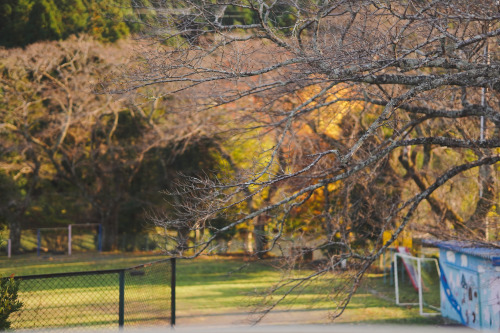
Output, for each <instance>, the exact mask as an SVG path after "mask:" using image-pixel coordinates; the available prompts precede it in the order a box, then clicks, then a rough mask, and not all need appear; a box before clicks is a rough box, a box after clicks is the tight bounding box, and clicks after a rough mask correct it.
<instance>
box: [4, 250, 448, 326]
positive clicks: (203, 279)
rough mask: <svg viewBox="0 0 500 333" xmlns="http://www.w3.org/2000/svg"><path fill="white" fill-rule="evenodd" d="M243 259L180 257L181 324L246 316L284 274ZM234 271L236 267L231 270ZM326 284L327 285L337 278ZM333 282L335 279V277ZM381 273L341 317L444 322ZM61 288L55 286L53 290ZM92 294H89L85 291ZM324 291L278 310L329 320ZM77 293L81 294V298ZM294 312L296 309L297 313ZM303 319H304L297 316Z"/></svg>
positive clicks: (9, 264)
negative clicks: (397, 298) (411, 303)
mask: <svg viewBox="0 0 500 333" xmlns="http://www.w3.org/2000/svg"><path fill="white" fill-rule="evenodd" d="M162 258H163V257H161V256H158V255H151V254H126V255H125V254H102V255H98V256H96V255H95V254H94V255H88V256H86V255H79V256H77V257H67V256H55V257H50V256H46V257H40V258H38V257H36V256H26V257H21V258H13V259H10V260H9V259H7V258H1V259H0V274H1V275H2V276H8V275H10V274H12V273H14V274H16V275H32V274H46V273H55V272H72V271H86V270H102V269H115V268H125V267H131V266H135V265H138V264H143V263H146V262H150V261H155V260H159V259H162ZM243 264H244V263H243V262H242V261H241V260H237V259H227V258H224V259H223V258H219V259H206V258H205V259H203V258H202V259H196V260H192V261H186V260H179V261H178V264H177V289H176V290H177V292H176V293H177V314H178V318H179V319H178V320H177V322H178V324H179V325H182V324H189V323H190V322H193V321H195V319H196V318H197V317H203V316H214V315H218V316H220V320H221V321H224V320H225V319H224V317H223V316H224V315H226V316H231V315H236V314H239V315H244V313H246V312H248V311H249V310H250V309H251V308H252V307H253V306H254V305H255V302H258V301H259V300H260V299H257V298H254V297H251V296H250V295H252V294H254V293H255V292H258V291H262V290H265V289H266V288H269V287H270V286H271V285H272V284H273V283H274V282H276V281H278V280H279V279H280V277H281V273H280V272H278V271H276V270H274V269H273V268H272V266H271V265H269V264H268V262H266V261H262V262H257V263H252V264H251V265H248V266H246V267H245V268H244V269H242V270H239V268H241V267H242V265H243ZM230 272H233V273H231V274H230ZM334 279H335V275H333V274H332V276H331V280H330V281H329V282H328V283H330V284H325V285H324V286H323V290H324V291H327V288H329V286H330V285H331V284H332V283H333V284H335V281H334ZM332 281H333V282H332ZM383 281H384V279H383V277H382V276H381V275H380V274H378V275H377V274H371V275H368V276H367V278H366V279H365V281H364V283H363V285H362V287H361V288H360V289H359V290H358V292H357V293H356V294H355V296H354V297H353V299H352V301H351V303H350V304H349V306H348V309H347V311H346V312H345V313H344V314H343V315H342V317H340V318H339V319H338V320H337V321H339V322H360V323H361V322H363V323H385V324H387V323H397V324H434V325H435V324H441V323H442V319H441V317H420V316H419V315H418V308H417V307H412V308H410V307H399V306H396V305H395V304H394V290H393V287H391V286H389V285H388V284H384V282H383ZM54 292H60V291H54V290H53V291H50V293H54ZM76 292H78V293H80V294H81V296H82V297H91V298H96V297H98V296H97V295H90V294H91V293H93V292H95V291H92V290H88V291H85V290H78V291H77V290H72V294H73V295H74V293H76ZM85 294H88V295H85ZM322 296H324V295H323V294H322V292H321V289H320V291H319V292H318V290H316V289H312V288H306V289H305V290H304V291H303V293H302V294H300V295H295V296H294V297H293V299H290V300H287V301H285V302H283V304H282V305H280V306H279V307H278V308H277V310H278V311H282V310H285V309H286V310H291V311H298V312H296V313H302V314H303V315H302V316H303V317H304V321H308V322H311V318H312V317H311V316H310V313H312V312H311V311H323V312H325V316H323V317H324V318H323V319H322V322H328V318H326V314H327V310H328V309H331V308H332V306H333V301H332V300H329V299H327V298H325V297H322ZM77 298H78V297H76V299H77ZM294 313H295V312H294ZM295 319H297V320H299V319H300V318H295Z"/></svg>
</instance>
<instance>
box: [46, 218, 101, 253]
mask: <svg viewBox="0 0 500 333" xmlns="http://www.w3.org/2000/svg"><path fill="white" fill-rule="evenodd" d="M75 251H76V252H89V251H99V252H101V251H102V226H101V224H99V223H85V224H70V225H68V226H67V227H58V228H38V229H37V254H38V255H40V254H41V253H42V252H45V253H51V254H66V253H67V254H68V255H71V254H72V253H73V252H75Z"/></svg>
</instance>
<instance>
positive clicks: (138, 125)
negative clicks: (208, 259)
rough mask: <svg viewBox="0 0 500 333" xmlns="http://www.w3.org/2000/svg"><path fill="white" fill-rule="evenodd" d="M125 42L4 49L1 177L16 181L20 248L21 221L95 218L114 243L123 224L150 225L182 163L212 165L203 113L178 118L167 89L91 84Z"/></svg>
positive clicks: (13, 205)
mask: <svg viewBox="0 0 500 333" xmlns="http://www.w3.org/2000/svg"><path fill="white" fill-rule="evenodd" d="M127 52H128V51H127V47H126V46H124V45H122V46H117V45H114V46H112V45H109V46H104V45H102V44H99V43H98V42H95V41H93V40H89V39H83V38H81V39H71V40H68V41H64V42H57V43H56V42H53V43H38V44H32V45H30V46H29V47H27V48H26V50H24V51H21V50H16V49H10V50H2V51H0V53H1V59H2V60H0V68H1V74H0V80H1V81H0V83H1V89H2V90H1V97H2V98H1V100H2V101H1V103H2V108H1V111H0V129H1V131H0V135H1V137H2V141H1V144H0V151H1V152H2V154H1V158H0V163H2V164H1V166H2V173H1V175H2V178H1V179H2V183H1V184H2V185H0V186H2V187H5V188H9V191H10V194H8V193H5V192H2V194H3V195H6V196H8V198H9V199H8V200H2V202H1V203H0V207H1V208H0V211H2V213H4V212H5V214H2V215H3V216H5V218H4V220H5V221H7V222H8V223H9V229H10V238H11V239H12V247H13V251H14V252H16V251H18V250H19V246H20V232H21V230H22V229H27V228H36V227H54V226H58V225H60V226H65V225H67V224H69V223H88V222H92V223H101V224H102V225H103V227H104V239H103V245H104V249H105V250H110V249H114V248H116V246H117V242H118V239H117V238H118V235H120V234H121V233H125V232H128V233H138V232H140V231H142V230H144V228H145V217H144V215H145V211H147V210H150V209H153V207H155V206H156V205H157V204H158V203H159V202H161V203H163V202H164V200H163V199H162V197H161V195H160V190H163V189H165V188H166V187H168V185H169V184H170V183H172V182H173V181H174V180H175V179H176V177H178V175H177V173H178V172H179V171H181V170H182V171H183V172H184V173H185V174H186V175H192V176H194V175H195V174H197V173H198V172H199V170H200V168H202V167H203V168H212V167H211V163H214V162H213V161H215V155H213V153H212V151H211V148H210V146H211V142H212V141H213V138H212V137H211V136H210V133H211V132H210V128H208V127H206V125H205V122H204V121H205V119H200V118H198V117H191V118H184V119H182V120H181V119H174V117H173V116H172V115H169V109H170V105H171V104H173V103H174V101H173V100H172V98H170V97H169V96H163V97H161V98H160V97H155V98H153V99H152V98H150V97H151V96H152V95H153V92H154V91H152V90H150V91H147V90H144V91H143V93H144V95H137V96H130V97H126V98H122V99H120V100H117V99H114V98H112V97H110V96H104V95H95V94H92V92H91V86H90V83H91V81H92V80H95V77H96V76H97V75H106V74H108V73H109V72H110V71H111V70H113V68H115V66H116V65H117V64H119V63H120V62H122V61H124V60H125V59H126V56H125V55H126V54H127ZM156 93H160V91H159V90H157V91H156ZM206 120H207V121H208V120H209V119H206ZM181 125H182V126H181ZM3 178H5V182H3V180H4V179H3Z"/></svg>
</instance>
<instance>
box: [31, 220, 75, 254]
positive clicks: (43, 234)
mask: <svg viewBox="0 0 500 333" xmlns="http://www.w3.org/2000/svg"><path fill="white" fill-rule="evenodd" d="M36 238H37V247H36V252H37V254H38V255H40V254H41V253H42V252H44V253H50V254H65V253H67V252H68V228H66V227H59V228H38V229H37V232H36Z"/></svg>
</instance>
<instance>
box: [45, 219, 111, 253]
mask: <svg viewBox="0 0 500 333" xmlns="http://www.w3.org/2000/svg"><path fill="white" fill-rule="evenodd" d="M75 228H77V229H94V234H95V237H96V238H95V241H96V244H95V247H96V250H97V251H99V252H102V231H103V230H102V225H101V224H100V223H81V224H69V225H68V226H67V227H55V228H38V229H36V231H37V255H38V256H40V254H41V249H42V233H48V232H53V233H59V236H60V237H64V239H66V238H67V241H66V240H64V244H66V242H67V249H64V248H62V250H61V249H59V252H61V251H63V252H67V254H68V255H71V254H72V250H73V247H74V239H75V237H76V238H78V235H77V234H75ZM44 239H45V241H44V242H45V243H46V242H47V239H50V238H46V236H45V238H44ZM58 245H59V247H60V248H61V246H62V244H61V243H59V244H58ZM77 248H78V245H77Z"/></svg>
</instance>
